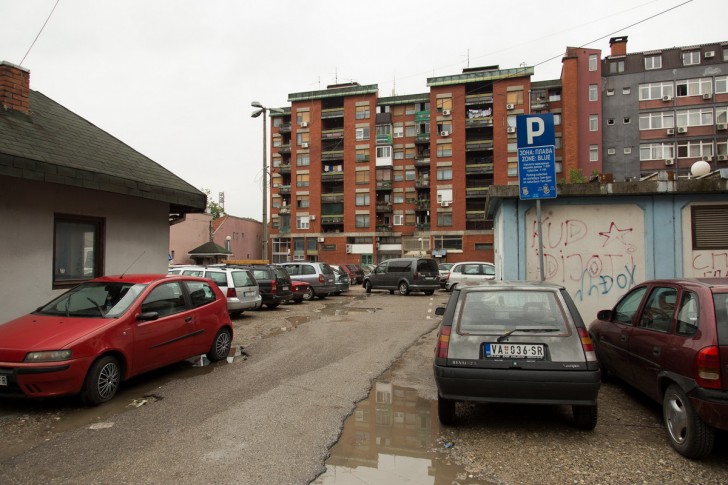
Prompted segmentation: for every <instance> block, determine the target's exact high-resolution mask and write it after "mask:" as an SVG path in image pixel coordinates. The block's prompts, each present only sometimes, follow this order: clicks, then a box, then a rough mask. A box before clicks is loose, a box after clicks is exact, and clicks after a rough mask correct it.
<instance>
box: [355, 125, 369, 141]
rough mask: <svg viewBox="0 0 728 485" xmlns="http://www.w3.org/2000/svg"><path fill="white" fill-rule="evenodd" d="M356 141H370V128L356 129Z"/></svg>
mask: <svg viewBox="0 0 728 485" xmlns="http://www.w3.org/2000/svg"><path fill="white" fill-rule="evenodd" d="M356 139H357V141H361V140H368V139H369V128H368V127H367V128H357V129H356Z"/></svg>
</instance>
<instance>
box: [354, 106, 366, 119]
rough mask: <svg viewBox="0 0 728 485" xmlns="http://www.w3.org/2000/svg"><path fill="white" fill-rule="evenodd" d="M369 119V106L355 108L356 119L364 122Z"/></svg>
mask: <svg viewBox="0 0 728 485" xmlns="http://www.w3.org/2000/svg"><path fill="white" fill-rule="evenodd" d="M368 118H369V106H357V107H356V119H357V120H365V119H368Z"/></svg>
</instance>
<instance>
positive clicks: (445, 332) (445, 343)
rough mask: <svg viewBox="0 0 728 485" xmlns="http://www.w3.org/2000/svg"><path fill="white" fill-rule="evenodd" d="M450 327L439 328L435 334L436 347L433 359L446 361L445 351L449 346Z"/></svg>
mask: <svg viewBox="0 0 728 485" xmlns="http://www.w3.org/2000/svg"><path fill="white" fill-rule="evenodd" d="M451 329H452V327H445V326H443V327H440V331H439V332H438V333H437V346H436V347H435V358H438V359H447V349H448V347H449V346H450V330H451Z"/></svg>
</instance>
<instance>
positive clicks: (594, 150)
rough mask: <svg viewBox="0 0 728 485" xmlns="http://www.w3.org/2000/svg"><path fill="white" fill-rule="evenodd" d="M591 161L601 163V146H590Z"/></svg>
mask: <svg viewBox="0 0 728 485" xmlns="http://www.w3.org/2000/svg"><path fill="white" fill-rule="evenodd" d="M589 161H590V162H598V161H599V145H589Z"/></svg>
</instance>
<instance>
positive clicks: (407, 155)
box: [404, 147, 417, 160]
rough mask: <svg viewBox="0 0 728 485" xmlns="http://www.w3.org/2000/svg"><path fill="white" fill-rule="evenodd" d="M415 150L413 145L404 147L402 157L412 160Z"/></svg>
mask: <svg viewBox="0 0 728 485" xmlns="http://www.w3.org/2000/svg"><path fill="white" fill-rule="evenodd" d="M416 154H417V150H416V149H415V148H414V147H406V148H405V149H404V158H406V159H407V160H414V158H415V155H416Z"/></svg>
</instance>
